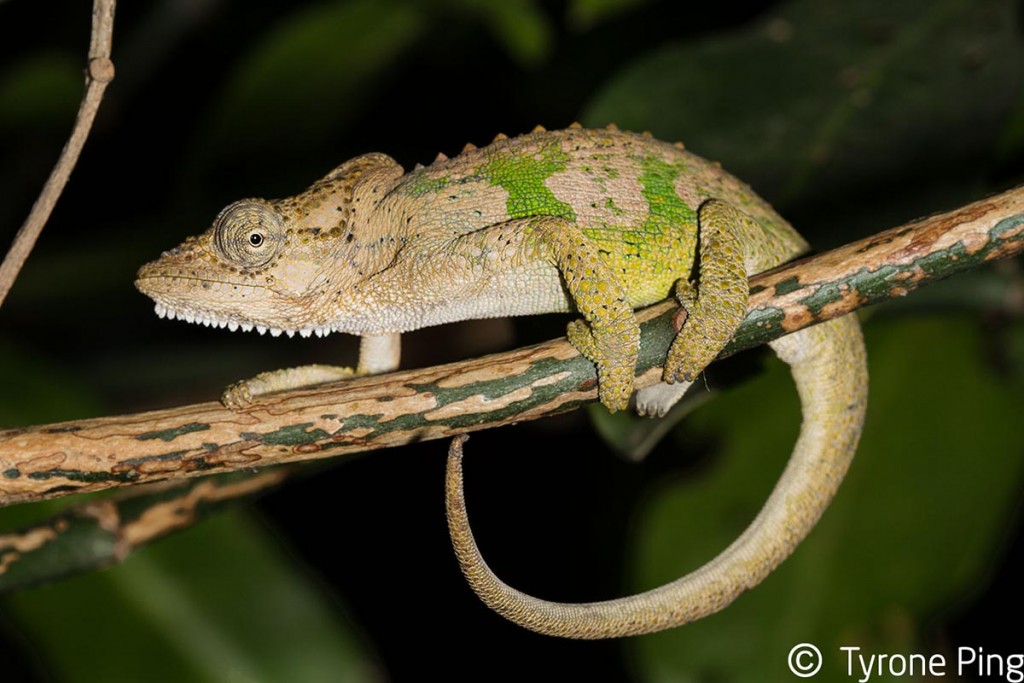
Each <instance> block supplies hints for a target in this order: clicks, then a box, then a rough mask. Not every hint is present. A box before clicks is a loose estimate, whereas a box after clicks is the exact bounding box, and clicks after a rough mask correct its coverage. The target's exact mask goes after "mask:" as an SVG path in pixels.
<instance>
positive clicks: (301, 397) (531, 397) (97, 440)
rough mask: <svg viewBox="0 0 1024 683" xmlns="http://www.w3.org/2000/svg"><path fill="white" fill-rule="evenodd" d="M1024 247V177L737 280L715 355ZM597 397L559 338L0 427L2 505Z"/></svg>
mask: <svg viewBox="0 0 1024 683" xmlns="http://www.w3.org/2000/svg"><path fill="white" fill-rule="evenodd" d="M1022 250H1024V188H1020V189H1015V190H1011V191H1008V192H1005V193H1003V194H1000V195H997V196H994V197H990V198H988V199H984V200H981V201H979V202H975V203H973V204H970V205H968V206H965V207H963V208H960V209H957V210H955V211H951V212H948V213H943V214H939V215H936V216H932V217H930V218H926V219H923V220H920V221H915V222H913V223H909V224H907V225H902V226H900V227H897V228H894V229H892V230H888V231H886V232H883V233H880V234H878V235H874V236H872V237H869V238H866V239H863V240H860V241H858V242H854V243H852V244H848V245H846V246H844V247H841V248H839V249H836V250H834V251H831V252H828V253H825V254H821V255H819V256H815V257H811V258H806V259H803V260H801V261H798V262H795V263H792V264H788V265H786V266H784V267H782V268H779V269H776V270H774V271H772V272H769V273H764V274H761V275H758V276H756V277H754V278H753V279H752V280H751V291H752V295H751V298H750V304H749V308H748V313H747V317H746V319H745V320H744V322H743V324H742V326H741V328H740V329H739V331H738V333H737V334H736V336H735V338H734V339H733V341H732V342H731V343H730V345H729V346H728V348H727V349H726V352H725V353H726V354H728V353H732V352H735V351H738V350H740V349H744V348H748V347H752V346H755V345H758V344H762V343H764V342H767V341H770V340H772V339H775V338H777V337H780V336H782V335H784V334H786V333H788V332H792V331H795V330H798V329H801V328H803V327H806V326H808V325H812V324H814V323H817V322H821V321H823V320H827V319H829V318H832V317H836V316H838V315H842V314H844V313H848V312H850V311H853V310H855V309H857V308H859V307H861V306H864V305H867V304H871V303H875V302H878V301H883V300H886V299H889V298H892V297H898V296H903V295H905V294H907V293H908V292H910V291H911V290H913V289H915V288H917V287H919V286H921V285H923V284H926V283H929V282H934V281H937V280H939V279H942V278H944V277H947V276H949V275H952V274H954V273H957V272H960V271H964V270H968V269H971V268H975V267H977V266H978V265H980V264H982V263H985V262H987V261H991V260H994V259H998V258H1003V257H1007V256H1010V255H1012V254H1016V253H1019V252H1020V251H1022ZM678 310H679V309H678V307H677V306H676V304H675V303H673V302H662V303H660V304H657V305H655V306H652V307H651V308H648V309H646V310H644V311H642V312H641V313H640V314H639V319H640V320H641V322H642V341H641V352H640V362H639V365H638V385H639V386H647V385H649V384H652V383H654V382H656V381H657V379H658V375H659V371H658V368H659V366H660V365H661V363H662V361H663V359H664V357H665V353H666V351H667V349H668V346H669V343H670V341H671V339H672V338H673V336H674V334H675V330H676V324H675V322H676V319H677V318H678V316H677V315H676V313H677V312H678ZM595 398H596V376H595V372H594V367H593V365H592V364H591V363H590V362H588V361H587V360H585V359H584V358H582V357H580V355H579V354H578V353H577V352H576V351H575V350H574V349H573V348H572V347H571V346H570V345H569V344H568V342H566V341H565V339H557V340H553V341H550V342H545V343H543V344H537V345H534V346H529V347H526V348H522V349H517V350H514V351H509V352H506V353H500V354H494V355H490V356H485V357H483V358H477V359H474V360H468V361H463V362H459V363H453V364H450V365H443V366H438V367H430V368H423V369H419V370H407V371H403V372H397V373H392V374H387V375H379V376H370V377H361V378H357V379H353V380H349V381H345V382H340V383H335V384H329V385H323V386H320V387H315V388H310V389H305V390H297V391H289V392H282V393H279V394H273V395H269V396H266V397H263V398H260V399H258V400H257V401H256V402H255V403H254V404H253V405H252V406H251V407H250V408H248V409H246V410H244V411H240V412H233V411H231V410H228V409H226V408H225V407H223V406H222V405H220V404H219V403H202V404H197V405H187V406H181V407H177V408H168V409H165V410H156V411H152V412H147V413H138V414H135V415H125V416H116V417H102V418H96V419H89V420H80V421H74V422H64V423H59V424H50V425H42V426H36V427H24V428H17V429H8V430H4V431H0V504H5V505H9V504H12V503H18V502H24V501H33V500H41V499H46V498H55V497H58V496H65V495H69V494H72V493H78V492H84V491H97V490H100V489H105V488H110V487H115V486H134V485H141V484H148V483H153V482H157V481H163V480H168V479H180V478H184V477H193V476H198V475H203V474H215V473H223V472H230V471H236V470H241V469H251V468H254V467H266V466H269V465H280V464H284V463H293V462H297V461H303V460H312V459H316V458H327V457H336V456H342V455H347V454H349V453H356V452H360V451H368V450H374V449H378V448H385V447H388V446H398V445H401V444H405V443H409V442H412V441H423V440H429V439H438V438H447V437H451V436H453V435H455V434H460V433H463V432H469V431H475V430H479V429H487V428H491V427H497V426H500V425H504V424H509V423H512V422H521V421H523V420H532V419H536V418H539V417H543V416H545V415H550V414H553V413H557V412H563V411H567V410H571V409H573V408H576V407H579V406H580V405H583V404H585V403H588V402H591V401H594V400H595Z"/></svg>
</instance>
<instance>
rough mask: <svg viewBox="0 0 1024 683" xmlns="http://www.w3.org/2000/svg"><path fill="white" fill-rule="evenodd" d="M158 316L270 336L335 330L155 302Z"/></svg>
mask: <svg viewBox="0 0 1024 683" xmlns="http://www.w3.org/2000/svg"><path fill="white" fill-rule="evenodd" d="M154 311H155V312H156V315H157V317H158V318H167V319H168V320H175V319H177V320H184V321H185V322H187V323H193V324H195V325H202V326H204V327H217V328H221V329H227V330H230V331H231V332H236V331H238V330H242V332H252V331H253V330H256V331H257V332H259V333H260V334H267V333H270V336H271V337H280V336H281V335H282V334H286V335H288V336H289V337H294V336H295V335H296V334H297V335H299V336H300V337H312V336H313V335H316V336H318V337H326V336H327V335H329V334H330V333H332V332H336V331H337V330H335V329H334V328H333V327H302V328H298V329H288V328H282V327H269V326H266V325H256V324H253V323H248V322H241V321H239V320H228V319H224V318H217V317H214V316H211V315H207V314H204V313H196V312H194V311H177V310H175V309H173V308H171V307H170V306H167V305H166V304H162V303H157V304H156V307H155V308H154Z"/></svg>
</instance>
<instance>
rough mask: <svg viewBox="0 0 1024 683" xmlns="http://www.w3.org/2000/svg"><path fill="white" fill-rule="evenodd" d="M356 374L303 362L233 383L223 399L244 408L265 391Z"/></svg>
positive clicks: (337, 367)
mask: <svg viewBox="0 0 1024 683" xmlns="http://www.w3.org/2000/svg"><path fill="white" fill-rule="evenodd" d="M357 374H358V373H357V372H356V371H355V370H353V369H352V368H348V367H340V366H336V365H303V366H301V367H297V368H285V369H283V370H271V371H269V372H261V373H260V374H258V375H256V376H255V377H253V378H251V379H245V380H242V381H240V382H235V383H234V384H232V385H230V386H229V387H228V388H227V389H225V390H224V393H223V394H221V397H220V402H221V403H223V404H224V406H225V407H227V408H230V409H231V410H244V409H245V408H248V407H249V405H251V404H252V402H253V400H254V399H256V397H258V396H263V395H264V394H271V393H274V392H276V391H286V390H288V389H299V388H302V387H308V386H315V385H317V384H326V383H327V382H337V381H338V380H342V379H348V378H349V377H354V376H355V375H357Z"/></svg>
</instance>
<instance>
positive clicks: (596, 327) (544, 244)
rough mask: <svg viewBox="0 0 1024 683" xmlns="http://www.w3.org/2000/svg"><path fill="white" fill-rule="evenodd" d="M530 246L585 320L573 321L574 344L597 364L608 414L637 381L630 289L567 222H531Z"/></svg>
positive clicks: (528, 226)
mask: <svg viewBox="0 0 1024 683" xmlns="http://www.w3.org/2000/svg"><path fill="white" fill-rule="evenodd" d="M524 236H525V238H526V243H527V245H529V246H530V247H532V248H533V249H536V250H538V251H539V252H541V254H543V255H544V256H546V258H548V259H550V261H551V262H552V263H553V264H554V265H555V266H556V267H557V268H558V270H559V272H561V274H562V277H563V279H564V281H565V286H566V289H567V290H568V291H569V295H570V296H571V297H572V300H573V302H574V303H575V304H576V309H577V310H578V311H579V312H580V314H581V315H582V316H583V320H575V321H573V322H571V323H569V326H568V329H567V335H568V338H569V342H570V343H571V344H572V345H573V346H574V347H576V349H577V350H578V351H579V352H580V353H581V354H583V355H584V356H586V357H587V359H589V360H590V361H591V362H593V363H594V364H595V365H596V366H597V392H598V398H599V399H600V400H601V403H603V404H604V406H605V407H606V408H608V410H611V411H615V410H622V409H625V408H626V407H627V406H628V404H629V397H630V395H632V393H633V385H634V382H635V379H636V359H637V354H638V353H639V350H640V327H639V325H637V322H636V316H635V315H634V314H633V309H632V307H631V306H630V305H629V301H628V299H627V296H626V292H625V289H624V288H623V286H622V283H621V282H619V280H618V278H617V277H616V275H615V273H614V272H613V271H612V270H611V269H610V268H609V267H608V266H607V265H606V264H605V263H604V261H602V260H601V257H600V255H599V254H598V251H597V249H596V248H595V247H594V246H593V245H592V244H591V243H590V241H589V240H588V239H587V238H586V236H585V235H584V234H583V231H582V230H580V229H579V227H578V226H577V225H576V224H575V223H573V222H571V221H568V220H566V219H564V218H557V217H550V216H541V217H536V218H530V219H526V221H525V228H524Z"/></svg>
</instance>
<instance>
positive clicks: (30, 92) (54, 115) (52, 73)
mask: <svg viewBox="0 0 1024 683" xmlns="http://www.w3.org/2000/svg"><path fill="white" fill-rule="evenodd" d="M83 82H84V77H83V75H82V63H81V60H80V58H75V57H71V56H70V55H67V54H63V53H59V52H37V53H34V54H30V55H29V56H27V57H26V58H25V59H23V60H22V61H20V62H15V63H13V64H10V65H9V66H7V68H5V69H4V70H3V71H2V72H0V131H3V132H5V133H6V134H11V133H14V132H15V131H16V132H17V135H19V136H24V135H26V134H27V133H29V132H30V131H31V130H33V129H39V128H49V127H51V126H64V127H65V128H67V129H68V130H69V131H70V130H71V124H72V122H73V120H74V115H75V110H76V109H77V108H78V101H79V99H81V97H82V91H83Z"/></svg>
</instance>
